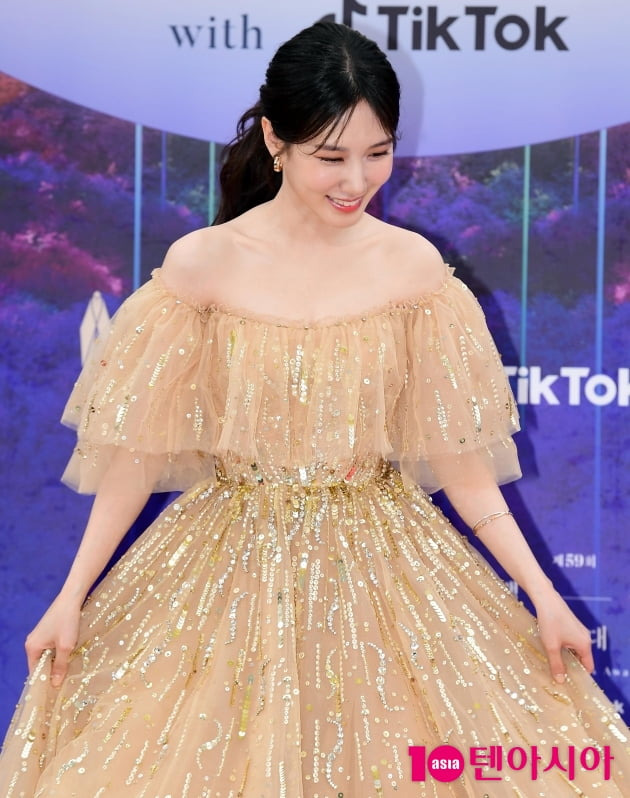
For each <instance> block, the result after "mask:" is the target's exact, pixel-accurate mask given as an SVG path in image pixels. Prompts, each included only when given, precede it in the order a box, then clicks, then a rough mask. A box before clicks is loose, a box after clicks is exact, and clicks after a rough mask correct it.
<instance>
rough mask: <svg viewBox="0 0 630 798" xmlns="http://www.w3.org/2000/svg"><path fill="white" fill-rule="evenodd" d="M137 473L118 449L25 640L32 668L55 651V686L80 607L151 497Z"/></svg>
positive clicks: (74, 641) (72, 642)
mask: <svg viewBox="0 0 630 798" xmlns="http://www.w3.org/2000/svg"><path fill="white" fill-rule="evenodd" d="M137 471H138V467H137V465H135V463H134V462H133V455H131V454H130V453H129V452H128V451H126V450H123V449H119V450H118V451H117V452H116V454H115V455H114V458H113V459H112V463H111V465H110V467H109V469H108V470H107V473H106V474H105V476H104V478H103V481H102V483H101V486H100V487H99V490H98V493H97V494H96V497H95V499H94V504H93V506H92V511H91V513H90V517H89V519H88V523H87V526H86V528H85V532H84V533H83V538H82V540H81V545H80V546H79V549H78V551H77V554H76V556H75V558H74V562H73V563H72V567H71V568H70V571H69V573H68V576H67V578H66V580H65V582H64V584H63V587H62V588H61V590H60V592H59V594H58V595H57V597H56V598H55V600H54V601H53V603H52V604H51V606H50V607H49V609H48V610H47V611H46V613H45V614H44V616H43V617H42V619H41V620H40V621H39V623H38V624H37V626H36V627H35V628H34V629H33V631H32V632H31V633H30V634H29V635H28V637H27V639H26V653H27V656H28V665H29V670H30V671H32V670H33V668H34V667H35V664H36V663H37V661H38V659H39V658H40V656H41V654H42V652H43V651H44V650H45V649H47V648H49V649H54V651H55V657H54V662H53V667H52V679H51V681H52V684H53V685H54V686H55V687H58V686H59V685H60V684H61V683H62V681H63V679H64V677H65V675H66V672H67V669H68V659H69V656H70V653H71V652H72V651H73V649H74V648H75V647H76V644H77V639H78V630H79V614H80V610H81V606H82V604H83V602H84V601H85V598H86V596H87V594H88V592H89V590H90V588H91V587H92V585H93V584H94V582H95V581H96V579H97V578H98V576H99V575H100V573H101V572H102V570H103V568H104V567H105V566H106V565H107V563H108V561H109V559H110V557H111V556H112V554H113V553H114V551H115V550H116V547H117V546H118V544H119V543H120V541H121V540H122V538H123V536H124V535H125V533H126V532H127V530H128V529H129V527H130V526H131V525H132V524H133V522H134V521H135V519H136V518H137V517H138V514H139V513H140V511H141V510H142V508H143V507H144V505H145V504H146V501H147V499H148V497H149V495H150V490H149V489H148V488H144V487H139V486H138V476H137Z"/></svg>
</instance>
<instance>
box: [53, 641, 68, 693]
mask: <svg viewBox="0 0 630 798" xmlns="http://www.w3.org/2000/svg"><path fill="white" fill-rule="evenodd" d="M69 656H70V648H69V647H68V646H63V645H62V646H59V648H57V649H56V651H55V658H54V660H53V664H52V671H51V675H50V681H51V684H52V686H53V687H59V686H60V685H61V684H62V682H63V680H64V679H65V678H66V673H67V672H68V659H69Z"/></svg>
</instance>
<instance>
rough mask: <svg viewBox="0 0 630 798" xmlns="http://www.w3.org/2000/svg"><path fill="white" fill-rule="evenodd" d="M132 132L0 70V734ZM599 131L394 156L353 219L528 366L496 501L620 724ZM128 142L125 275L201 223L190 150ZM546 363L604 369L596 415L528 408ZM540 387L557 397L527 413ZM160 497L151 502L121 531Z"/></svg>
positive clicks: (628, 207) (109, 256)
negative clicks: (527, 544) (587, 653)
mask: <svg viewBox="0 0 630 798" xmlns="http://www.w3.org/2000/svg"><path fill="white" fill-rule="evenodd" d="M136 133H137V130H136V129H134V126H133V125H131V124H130V123H128V122H124V121H121V120H118V119H113V118H111V117H107V116H104V115H101V114H97V113H95V112H93V111H91V110H89V109H86V108H82V107H78V106H75V105H72V104H70V103H68V102H65V101H63V100H60V99H58V98H55V97H53V96H50V95H48V94H45V93H43V92H40V91H37V90H35V89H32V88H30V87H28V86H26V85H23V84H21V83H19V82H18V81H16V80H13V79H12V78H10V77H8V76H6V75H0V295H1V303H0V330H1V335H2V342H3V348H2V358H1V360H0V372H1V375H2V380H1V383H0V385H1V391H2V401H1V402H0V420H1V425H2V442H3V457H2V460H1V463H2V465H1V468H2V471H3V473H2V480H1V484H2V491H3V494H4V495H3V497H2V508H3V512H2V515H1V522H0V523H1V530H0V576H1V578H0V652H1V655H0V689H1V694H2V696H3V698H2V702H1V705H0V730H4V728H5V727H6V725H7V723H8V720H9V717H10V714H11V712H12V710H13V707H14V704H15V701H16V700H17V698H18V694H19V691H20V688H21V684H22V682H23V679H24V677H25V674H26V664H25V659H24V654H23V650H22V643H23V639H24V637H25V635H26V634H27V632H28V631H29V629H30V628H31V627H32V626H33V625H34V624H35V623H36V621H37V620H38V618H39V617H40V615H41V613H42V612H43V611H44V610H45V608H46V607H47V605H48V603H49V602H50V601H51V599H52V598H53V597H54V595H55V593H56V591H57V590H58V588H59V587H60V585H61V583H62V580H63V577H64V574H65V572H66V570H67V568H68V566H69V563H70V561H71V558H72V556H73V553H74V551H75V549H76V546H77V543H78V540H79V538H80V535H81V532H82V528H83V525H84V522H85V519H86V517H87V513H88V511H89V507H90V503H91V499H90V498H89V497H81V496H77V495H74V494H72V493H71V492H70V491H69V490H68V489H67V488H65V487H64V486H62V485H61V484H60V483H59V476H60V474H61V473H62V471H63V468H64V465H65V462H66V460H67V458H68V457H69V455H70V451H71V448H72V446H73V436H72V434H71V433H70V432H69V431H68V430H66V429H63V428H62V427H61V426H60V425H59V423H58V419H59V416H60V415H61V411H62V408H63V405H64V403H65V400H66V397H67V395H68V393H69V391H70V388H71V386H72V383H73V381H74V379H75V378H76V375H77V373H78V370H79V366H80V362H79V338H78V328H79V324H80V321H81V318H82V316H83V314H84V312H85V308H86V305H87V302H88V301H89V298H90V296H91V294H92V292H93V291H95V290H99V291H100V292H102V294H103V295H104V297H105V300H106V303H107V305H108V308H109V310H110V313H111V312H113V311H114V310H115V309H116V307H117V306H118V305H119V303H120V302H121V300H122V298H123V297H124V296H126V295H127V294H128V293H129V292H130V291H131V290H132V288H133V260H134V254H133V253H134V232H135V233H136V234H138V233H139V232H140V230H139V229H138V227H137V226H134V208H135V209H136V212H137V209H138V200H139V197H138V192H137V183H136V185H135V188H134V170H135V168H136V166H137V163H136V161H137V159H138V157H139V150H138V146H137V138H136ZM602 135H603V134H602V133H600V132H595V133H593V134H589V135H585V136H581V137H579V138H576V139H566V140H562V141H554V142H548V143H545V144H540V145H536V146H534V147H532V148H531V149H530V150H528V151H526V150H525V149H524V148H518V149H514V150H505V151H498V152H486V153H477V154H468V155H461V156H449V157H440V158H404V159H403V158H398V159H397V160H396V169H395V173H394V176H393V178H392V180H391V182H390V183H389V184H388V186H387V187H386V188H385V189H384V190H383V191H382V193H381V195H380V196H379V197H378V198H377V199H376V201H375V202H374V206H373V209H372V210H373V212H374V213H376V214H378V215H380V216H381V217H383V218H386V219H388V220H390V221H392V222H395V223H397V224H400V225H402V226H405V227H408V228H411V229H414V230H417V231H420V232H422V233H423V234H425V235H427V236H428V237H429V238H430V239H431V240H433V241H434V243H436V245H437V246H438V247H439V248H440V250H441V252H442V253H443V255H444V258H445V260H447V261H448V262H450V263H451V264H452V265H454V266H456V267H457V270H458V271H457V273H458V274H459V275H460V276H461V277H462V278H463V279H464V280H465V281H466V282H468V284H469V285H470V286H471V287H472V288H473V290H474V291H475V292H476V294H477V295H478V296H479V297H480V300H481V302H482V304H483V306H484V308H485V310H486V312H487V315H488V319H489V323H490V326H491V328H492V330H493V333H494V335H495V337H496V339H497V342H498V344H499V348H500V349H501V351H502V353H503V356H504V362H505V364H506V366H508V367H509V366H513V367H519V366H520V367H525V368H526V369H527V372H525V377H526V379H521V380H520V383H517V382H516V381H515V382H514V387H515V390H516V389H517V390H520V392H521V399H522V400H523V401H522V405H521V413H522V417H523V422H524V425H523V426H524V429H523V431H522V432H521V433H520V434H519V436H518V445H519V450H520V454H521V459H522V464H523V470H524V474H525V476H524V478H523V479H522V480H521V481H520V482H518V483H515V484H514V485H511V486H508V487H507V488H506V494H507V495H508V500H509V501H510V503H511V505H512V507H513V509H514V512H515V515H516V516H517V518H518V520H519V522H520V523H521V525H522V527H523V529H524V531H525V532H526V534H527V535H528V537H529V539H530V541H531V544H532V546H533V547H534V549H535V551H536V553H537V556H538V557H539V558H540V560H541V562H542V563H543V565H544V567H545V568H546V570H547V572H548V573H549V575H550V576H551V577H552V578H553V579H554V581H555V583H556V584H557V586H558V587H559V589H560V590H561V592H562V593H563V595H565V596H566V597H568V599H569V600H570V601H571V602H572V605H573V607H574V608H575V609H576V611H577V612H578V613H579V615H580V616H581V617H582V619H583V620H584V622H585V623H587V625H588V626H589V628H591V630H592V636H593V642H594V647H595V654H596V663H597V675H596V678H597V679H598V681H599V682H600V684H601V685H602V686H603V688H604V689H605V690H606V692H607V693H608V695H609V696H610V697H611V698H612V699H613V700H615V701H616V702H617V705H618V708H619V710H620V711H622V712H624V711H625V710H626V701H627V699H628V698H629V697H630V632H629V630H630V605H629V602H628V590H629V586H630V576H629V566H630V548H629V545H628V542H627V534H626V530H625V528H624V527H625V525H626V524H627V518H628V509H629V505H630V484H629V476H628V475H629V474H630V467H629V466H630V463H629V462H628V461H629V457H630V455H629V453H628V452H629V451H630V447H629V446H628V400H627V393H626V394H625V396H626V399H625V403H624V399H623V396H624V394H623V387H622V386H623V384H624V383H623V380H624V379H625V380H626V383H627V376H626V377H625V378H624V377H623V374H624V372H622V373H621V376H620V374H619V369H622V370H623V369H627V367H628V365H629V364H628V357H627V354H628V329H630V252H629V246H630V236H629V230H628V218H630V157H629V156H630V124H628V125H624V126H621V127H618V128H614V129H611V130H608V131H607V132H606V144H607V148H606V151H605V162H603V161H602V158H603V157H604V155H603V151H602ZM142 145H143V146H142V161H141V164H140V166H141V170H142V172H141V174H142V195H141V201H142V205H141V207H142V213H141V218H140V222H141V238H140V240H139V243H140V245H141V246H140V248H139V249H138V248H137V249H136V263H137V265H139V266H140V267H141V269H140V277H141V280H142V281H144V279H146V278H147V277H148V274H149V272H150V270H151V269H152V268H154V267H155V266H158V265H159V264H160V262H161V260H162V257H163V255H164V253H165V251H166V248H167V247H168V245H169V243H170V242H171V241H172V240H174V239H176V238H177V237H179V236H181V235H183V234H184V233H186V232H188V231H190V230H192V229H195V228H198V227H201V226H203V225H204V224H207V220H208V215H209V213H210V214H211V212H212V198H213V196H214V190H215V184H214V181H215V177H216V176H215V174H214V171H213V166H214V164H213V161H212V158H213V150H212V147H210V146H209V143H208V142H201V141H197V140H191V139H184V138H181V137H176V136H171V135H166V134H164V133H163V132H161V131H155V130H149V129H145V130H144V131H142ZM214 154H216V153H214ZM604 167H605V169H604ZM602 176H604V177H605V183H604V184H603V185H602ZM525 180H528V181H529V191H527V192H525V194H524V185H525V182H524V181H525ZM600 188H602V191H601V192H600V193H599V194H598V191H599V189H600ZM209 206H210V207H209ZM135 218H136V223H137V221H138V219H137V216H136V217H135ZM524 221H525V222H526V223H525V224H524ZM138 252H139V253H141V257H140V258H138ZM598 264H599V265H598ZM566 367H569V368H572V367H573V368H574V367H581V368H588V369H589V370H590V371H589V374H590V375H597V374H599V373H602V374H605V375H608V376H609V377H610V379H611V380H612V381H613V382H614V383H615V384H616V385H617V395H616V397H615V399H614V400H612V401H610V402H608V403H606V404H603V403H602V402H599V403H598V401H599V400H598V398H597V397H598V395H601V391H602V390H604V391H605V390H606V386H608V390H612V388H610V384H611V383H606V384H603V383H602V385H600V386H599V390H600V394H598V393H597V390H598V389H597V386H595V387H593V389H592V391H591V394H590V396H591V400H589V398H588V397H587V396H586V390H585V384H586V379H583V380H582V381H581V382H580V383H579V385H578V384H577V383H576V385H574V388H575V391H576V392H577V394H579V397H578V399H579V402H578V403H577V404H571V402H570V395H569V388H568V385H569V383H568V380H567V379H565V378H562V377H558V378H557V379H556V380H551V381H549V379H548V381H547V383H544V384H545V385H547V386H548V387H547V388H544V389H543V390H542V394H541V396H542V399H541V400H540V401H537V400H536V399H535V396H534V394H535V391H534V388H533V386H534V382H535V378H536V379H539V380H540V379H544V378H545V376H547V377H550V376H551V375H559V374H560V371H561V369H563V368H566ZM536 368H539V369H540V372H539V373H538V372H536V374H534V371H535V369H536ZM625 374H626V375H627V371H626V372H625ZM536 375H538V376H537V377H536ZM537 384H538V383H537ZM519 385H520V387H519ZM539 393H540V391H539ZM551 396H553V397H555V398H556V399H557V403H550V402H549V401H545V399H549V398H550V397H551ZM593 397H595V399H594V401H592V399H593ZM165 500H166V497H164V496H157V497H155V498H154V499H153V500H152V502H151V503H150V506H149V507H148V508H147V510H146V511H145V513H144V515H143V517H142V518H141V519H139V522H138V523H137V524H136V526H135V528H134V529H133V530H131V532H130V535H129V537H128V540H129V539H132V538H133V537H134V536H135V535H137V534H138V532H139V531H140V530H141V529H142V528H143V526H144V525H146V523H147V522H148V520H149V519H150V518H151V517H153V515H154V514H155V512H156V511H157V508H158V507H159V506H161V505H162V504H163V503H164V501H165ZM523 598H524V599H525V597H524V596H523ZM628 714H629V713H626V718H627V719H628Z"/></svg>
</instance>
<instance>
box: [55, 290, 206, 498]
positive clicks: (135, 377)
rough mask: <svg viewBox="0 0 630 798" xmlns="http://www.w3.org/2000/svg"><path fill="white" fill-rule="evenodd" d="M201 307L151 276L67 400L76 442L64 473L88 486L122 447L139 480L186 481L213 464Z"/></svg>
mask: <svg viewBox="0 0 630 798" xmlns="http://www.w3.org/2000/svg"><path fill="white" fill-rule="evenodd" d="M206 327H207V313H204V311H203V309H195V308H194V307H191V306H190V305H187V304H185V303H183V302H181V301H179V300H178V299H177V298H175V297H173V296H171V295H169V294H168V293H167V292H166V291H165V290H163V288H162V287H161V285H160V283H159V282H157V281H156V280H150V281H149V282H148V283H146V284H145V285H143V286H142V287H141V288H140V289H138V290H137V291H136V292H135V293H133V294H132V295H131V296H130V297H129V298H128V299H127V300H126V301H125V302H124V303H123V304H122V305H121V307H120V308H119V310H118V311H117V313H116V314H115V315H114V317H113V319H112V326H111V329H110V332H109V334H108V335H107V336H106V337H105V338H104V339H103V340H102V341H101V342H99V344H97V346H96V347H95V350H94V351H93V354H92V356H91V357H90V359H89V361H88V362H87V363H86V364H85V366H84V368H83V370H82V372H81V374H80V376H79V379H78V380H77V382H76V384H75V386H74V389H73V391H72V393H71V395H70V398H69V400H68V402H67V404H66V407H65V410H64V413H63V416H62V423H64V424H66V425H67V426H69V427H72V428H74V429H76V430H77V445H76V448H75V450H74V452H73V455H72V457H71V459H70V462H69V463H68V466H67V468H66V470H65V472H64V474H63V477H62V480H63V481H64V482H65V483H66V484H67V485H69V486H70V487H72V488H74V489H75V490H77V491H79V492H80V493H93V492H95V491H96V489H97V488H98V485H99V483H100V481H101V479H102V477H103V475H104V474H105V472H106V471H107V468H108V466H109V464H110V462H111V460H112V457H113V456H114V453H115V452H117V451H119V450H120V449H121V448H122V449H124V450H126V452H127V453H128V456H129V459H130V460H131V462H132V463H133V464H134V466H135V467H137V478H138V485H140V486H142V487H145V488H149V489H152V490H156V491H161V490H183V489H185V488H187V487H190V485H192V484H194V483H195V482H196V481H197V480H199V479H201V478H202V477H204V476H209V475H210V476H211V475H212V474H213V473H214V461H213V458H212V455H211V452H212V447H213V442H214V440H215V436H216V414H215V412H214V408H213V407H212V399H211V395H210V392H209V390H208V389H207V385H208V374H209V370H210V359H211V353H210V350H211V343H212V342H211V341H208V340H207V334H206Z"/></svg>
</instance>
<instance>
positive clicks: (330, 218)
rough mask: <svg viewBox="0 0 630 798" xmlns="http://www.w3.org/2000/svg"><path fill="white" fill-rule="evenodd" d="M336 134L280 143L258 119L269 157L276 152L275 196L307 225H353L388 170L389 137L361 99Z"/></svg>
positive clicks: (333, 132) (382, 181) (390, 161)
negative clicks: (278, 183)
mask: <svg viewBox="0 0 630 798" xmlns="http://www.w3.org/2000/svg"><path fill="white" fill-rule="evenodd" d="M339 128H340V129H341V128H343V129H342V130H341V132H340V134H338V133H337V132H336V131H335V130H332V131H324V132H323V133H322V134H320V135H319V136H317V137H316V138H315V139H314V140H312V141H308V142H305V143H304V144H292V145H284V144H283V142H282V141H279V140H278V139H277V138H276V137H275V136H274V134H273V130H272V128H271V125H270V123H269V121H268V120H267V119H263V130H264V133H265V141H266V143H267V147H268V149H269V152H270V153H271V154H272V155H275V154H276V153H280V158H281V161H282V166H283V169H282V186H281V188H280V190H279V192H278V195H277V197H278V199H279V200H280V201H281V202H283V203H287V202H288V203H290V205H291V207H292V208H294V209H295V210H297V211H298V212H299V213H300V215H301V216H303V217H304V218H305V219H308V220H309V221H311V222H313V223H316V224H317V223H323V224H325V225H333V226H335V227H347V226H350V225H353V224H354V223H356V222H357V221H358V220H359V219H360V218H361V215H362V213H363V211H364V210H365V208H366V207H367V204H368V203H369V201H370V200H371V199H372V197H373V196H374V194H375V193H376V192H377V191H378V189H379V188H380V187H381V186H382V185H383V183H385V182H386V181H387V179H388V178H389V176H390V175H391V171H392V164H393V141H392V138H391V136H390V135H389V134H387V133H386V132H385V131H384V130H383V128H382V127H381V124H380V122H379V121H378V118H377V117H376V115H375V114H374V112H373V111H372V109H371V108H370V106H369V105H368V104H367V103H366V102H360V103H359V104H358V105H357V106H356V108H355V109H354V110H353V112H352V114H351V115H350V117H349V119H348V121H347V124H346V125H345V127H343V125H339Z"/></svg>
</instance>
